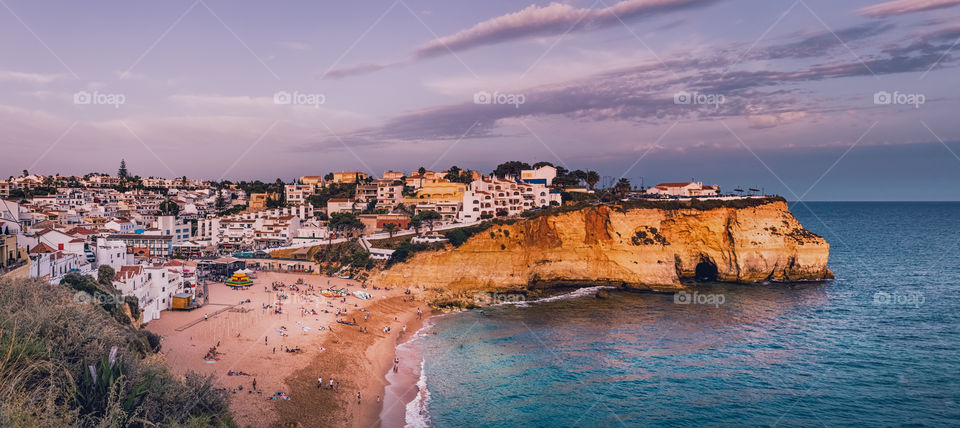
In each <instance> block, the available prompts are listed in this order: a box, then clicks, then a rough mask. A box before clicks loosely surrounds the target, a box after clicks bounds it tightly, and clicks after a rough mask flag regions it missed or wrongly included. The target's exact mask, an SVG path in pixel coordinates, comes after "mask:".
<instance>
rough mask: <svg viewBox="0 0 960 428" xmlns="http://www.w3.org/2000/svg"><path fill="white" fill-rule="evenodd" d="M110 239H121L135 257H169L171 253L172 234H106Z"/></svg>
mask: <svg viewBox="0 0 960 428" xmlns="http://www.w3.org/2000/svg"><path fill="white" fill-rule="evenodd" d="M107 239H108V240H111V241H123V243H124V244H125V245H126V246H127V253H128V254H133V256H134V258H137V259H149V258H151V257H170V256H172V255H173V236H170V235H147V234H139V233H121V234H114V235H109V236H107Z"/></svg>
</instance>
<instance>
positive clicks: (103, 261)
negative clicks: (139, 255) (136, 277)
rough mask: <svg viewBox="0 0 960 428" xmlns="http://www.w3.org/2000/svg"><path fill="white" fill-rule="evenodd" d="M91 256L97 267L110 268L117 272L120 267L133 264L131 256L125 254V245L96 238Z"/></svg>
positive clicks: (130, 254)
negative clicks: (92, 255)
mask: <svg viewBox="0 0 960 428" xmlns="http://www.w3.org/2000/svg"><path fill="white" fill-rule="evenodd" d="M93 254H94V259H95V263H96V266H97V267H100V266H110V267H112V268H113V270H114V271H119V270H120V267H121V266H124V265H129V264H133V254H132V253H127V244H125V243H124V242H123V241H111V240H108V239H106V238H98V239H97V243H96V245H94V246H93Z"/></svg>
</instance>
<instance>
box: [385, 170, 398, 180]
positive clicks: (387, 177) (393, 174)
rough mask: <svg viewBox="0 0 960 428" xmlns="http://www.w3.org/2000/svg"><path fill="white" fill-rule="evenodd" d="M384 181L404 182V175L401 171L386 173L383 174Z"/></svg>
mask: <svg viewBox="0 0 960 428" xmlns="http://www.w3.org/2000/svg"><path fill="white" fill-rule="evenodd" d="M383 179H384V180H390V181H396V180H403V173H402V172H400V171H386V172H384V173H383Z"/></svg>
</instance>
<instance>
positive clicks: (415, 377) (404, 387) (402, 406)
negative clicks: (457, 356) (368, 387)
mask: <svg viewBox="0 0 960 428" xmlns="http://www.w3.org/2000/svg"><path fill="white" fill-rule="evenodd" d="M435 316H436V314H434V313H431V314H430V315H429V316H428V317H426V318H424V319H423V320H420V321H422V322H421V324H420V326H419V328H418V329H417V330H416V331H415V332H413V334H410V335H407V337H405V338H403V339H402V340H400V341H399V342H398V343H397V345H396V347H395V350H394V352H395V353H396V355H397V358H399V360H400V364H398V367H397V371H396V372H394V371H393V370H391V369H390V368H388V369H387V371H386V372H385V373H384V374H383V377H384V382H385V386H384V393H383V403H381V409H380V425H381V427H382V428H393V427H405V426H407V425H408V424H409V423H410V421H407V420H406V417H407V406H408V405H410V403H411V402H413V401H414V400H416V399H417V397H418V396H419V395H420V393H421V391H420V388H419V383H420V380H421V378H422V377H423V373H422V370H423V361H424V356H423V349H422V348H420V347H419V346H417V345H415V344H414V341H415V340H417V339H419V338H422V337H423V336H424V335H426V333H425V332H424V331H425V330H427V329H429V328H430V326H431V322H430V320H431V319H433V317H435Z"/></svg>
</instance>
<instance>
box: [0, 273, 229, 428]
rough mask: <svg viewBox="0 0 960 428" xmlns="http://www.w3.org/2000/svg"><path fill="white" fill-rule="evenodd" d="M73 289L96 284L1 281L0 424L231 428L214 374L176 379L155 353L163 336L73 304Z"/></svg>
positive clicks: (96, 308)
mask: <svg viewBox="0 0 960 428" xmlns="http://www.w3.org/2000/svg"><path fill="white" fill-rule="evenodd" d="M91 279H92V277H91ZM94 284H96V283H95V282H94ZM74 286H77V287H80V288H84V287H87V286H89V282H88V281H87V280H86V278H85V277H82V276H79V275H77V276H73V277H70V278H68V279H67V281H66V283H65V284H63V285H53V284H49V283H47V282H44V281H40V280H4V279H0V388H2V391H3V400H0V426H148V425H151V426H152V425H169V424H179V423H186V422H189V421H195V420H197V419H198V418H199V419H202V420H205V421H208V422H209V423H208V425H210V426H232V425H233V420H232V418H231V416H230V413H229V411H228V406H227V405H228V403H227V398H226V397H224V396H223V395H221V394H220V393H219V392H217V391H215V390H214V389H213V386H212V385H213V384H212V379H211V378H208V377H201V376H199V375H196V374H188V375H187V376H186V380H184V381H181V380H178V378H177V377H176V376H173V375H172V374H170V373H169V372H168V371H167V369H166V367H165V366H164V364H163V362H162V359H158V358H156V357H154V354H153V350H155V349H158V347H157V345H159V337H156V336H155V335H153V336H151V335H149V334H147V332H145V331H143V330H138V329H135V328H133V327H131V326H129V325H123V324H121V323H119V322H118V321H117V320H115V319H114V317H113V316H112V315H111V313H109V312H108V311H106V310H104V308H103V307H102V306H100V305H98V304H89V303H77V302H75V301H74V294H75V293H76V291H74V290H76V288H73V287H74ZM113 306H114V307H116V305H113ZM113 348H116V351H115V353H114V355H115V358H112V359H113V360H114V364H112V365H111V364H110V360H111V358H110V355H111V349H113ZM105 359H106V364H104V360H105ZM91 365H92V366H93V367H94V370H95V371H96V372H97V373H98V380H97V381H96V382H94V381H93V378H92V376H90V374H89V370H90V369H89V368H88V366H91ZM85 376H87V378H86V380H85ZM170 415H178V416H177V417H176V418H171V416H170Z"/></svg>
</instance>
